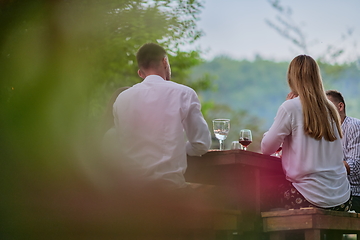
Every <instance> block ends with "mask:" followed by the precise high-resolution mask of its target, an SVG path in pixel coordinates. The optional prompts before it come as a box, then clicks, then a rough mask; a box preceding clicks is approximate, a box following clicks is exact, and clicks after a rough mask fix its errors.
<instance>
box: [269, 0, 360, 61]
mask: <svg viewBox="0 0 360 240" xmlns="http://www.w3.org/2000/svg"><path fill="white" fill-rule="evenodd" d="M268 2H269V4H270V5H271V6H272V7H273V8H274V9H275V10H276V12H277V14H276V17H275V20H269V19H266V20H265V21H266V23H267V24H268V25H269V26H270V27H271V28H273V29H274V30H276V31H277V32H278V33H279V34H280V35H281V36H282V37H284V38H286V39H288V40H290V41H291V42H292V43H293V44H294V45H295V46H296V47H297V48H299V49H300V50H301V51H302V52H303V53H304V54H308V53H309V49H310V48H311V47H313V46H314V45H315V44H316V41H315V40H313V39H312V40H309V38H308V36H307V35H306V34H305V33H304V31H303V29H302V26H301V25H300V24H298V23H297V22H296V21H294V19H293V18H292V13H293V10H292V9H291V7H289V6H284V5H283V4H281V3H280V0H268ZM353 30H354V29H353V28H349V29H346V30H345V33H344V34H342V36H341V42H345V41H347V40H349V39H351V37H352V34H353ZM355 46H356V42H355ZM345 52H346V49H345V48H343V47H341V46H339V44H337V45H334V44H330V45H328V46H327V48H326V49H325V50H324V51H323V52H322V53H321V54H320V56H319V58H318V59H317V60H318V61H319V62H325V63H338V60H339V58H340V57H341V56H343V55H344V54H345ZM357 58H359V56H357Z"/></svg>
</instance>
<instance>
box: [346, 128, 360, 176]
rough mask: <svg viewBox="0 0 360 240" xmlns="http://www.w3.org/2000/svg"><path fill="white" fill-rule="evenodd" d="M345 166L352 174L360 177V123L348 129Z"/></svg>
mask: <svg viewBox="0 0 360 240" xmlns="http://www.w3.org/2000/svg"><path fill="white" fill-rule="evenodd" d="M346 137H347V139H346V140H347V141H346V146H345V149H344V150H345V151H344V153H345V162H346V164H345V167H347V169H348V174H350V175H351V176H357V178H359V177H360V124H357V125H353V126H350V127H349V128H348V129H346Z"/></svg>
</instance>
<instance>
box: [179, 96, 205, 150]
mask: <svg viewBox="0 0 360 240" xmlns="http://www.w3.org/2000/svg"><path fill="white" fill-rule="evenodd" d="M188 100H189V101H190V105H189V108H188V114H187V116H186V118H185V119H184V120H183V126H184V129H185V132H186V136H187V139H188V142H187V143H186V153H187V154H188V155H189V156H201V155H203V154H205V153H206V152H207V151H208V150H209V148H210V146H211V134H210V131H209V128H208V125H207V123H206V121H205V119H204V117H203V115H202V113H201V105H200V102H199V99H198V97H197V95H196V93H195V91H194V92H193V94H192V96H191V97H190V99H188Z"/></svg>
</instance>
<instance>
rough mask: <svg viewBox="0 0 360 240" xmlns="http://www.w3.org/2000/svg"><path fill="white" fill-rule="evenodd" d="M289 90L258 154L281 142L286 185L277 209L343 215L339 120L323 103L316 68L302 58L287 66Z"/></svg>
mask: <svg viewBox="0 0 360 240" xmlns="http://www.w3.org/2000/svg"><path fill="white" fill-rule="evenodd" d="M287 79H288V84H289V87H290V89H291V92H290V93H289V94H288V96H287V100H286V101H285V102H284V103H283V104H282V105H281V106H280V107H279V109H278V112H277V114H276V117H275V119H274V122H273V124H272V126H271V127H270V129H269V131H268V132H266V133H265V134H264V137H263V139H262V142H261V150H262V152H263V153H264V154H269V155H270V154H273V153H274V152H275V151H276V150H277V149H278V148H279V146H280V145H281V144H282V151H283V155H282V166H283V170H284V172H285V175H286V179H287V181H286V183H285V184H282V185H281V186H280V187H279V189H278V190H279V194H281V195H280V199H279V200H280V202H279V203H278V204H279V205H278V206H276V207H278V208H286V209H290V208H294V209H296V208H301V207H311V206H315V207H320V208H326V209H331V210H337V211H348V210H349V209H350V207H351V194H350V185H349V182H348V180H347V175H346V169H345V166H344V164H343V161H342V159H343V153H342V145H341V137H342V133H341V127H340V117H339V114H338V112H337V110H336V109H335V108H334V105H333V104H332V103H331V102H330V101H329V100H328V99H327V97H326V94H325V91H324V87H323V83H322V79H321V75H320V69H319V67H318V65H317V63H316V62H315V60H314V59H313V58H311V57H310V56H307V55H299V56H297V57H295V58H294V59H293V60H292V61H291V63H290V65H289V68H288V73H287Z"/></svg>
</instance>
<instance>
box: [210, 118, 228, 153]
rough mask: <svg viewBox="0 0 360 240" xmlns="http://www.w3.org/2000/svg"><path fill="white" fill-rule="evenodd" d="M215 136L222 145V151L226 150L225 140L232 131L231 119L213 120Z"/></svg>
mask: <svg viewBox="0 0 360 240" xmlns="http://www.w3.org/2000/svg"><path fill="white" fill-rule="evenodd" d="M213 129H214V134H215V137H216V138H217V139H219V143H220V151H221V150H224V140H225V139H226V138H227V135H228V133H229V131H230V119H214V120H213Z"/></svg>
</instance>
